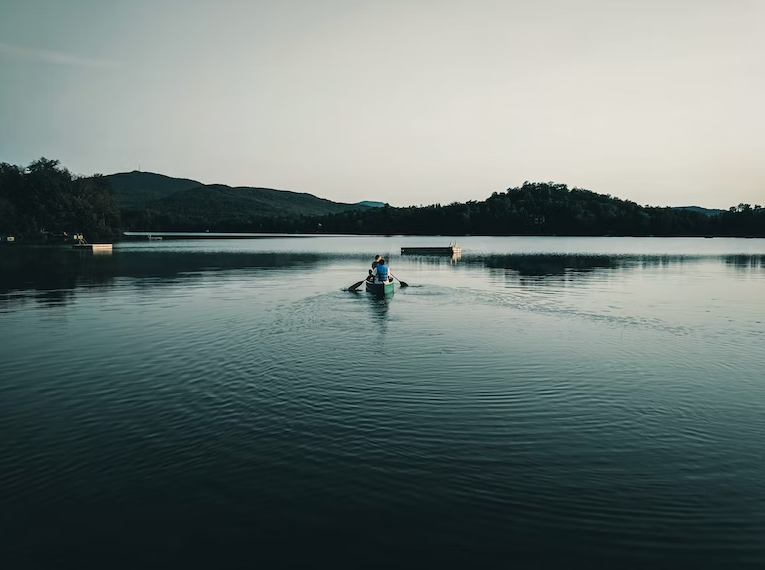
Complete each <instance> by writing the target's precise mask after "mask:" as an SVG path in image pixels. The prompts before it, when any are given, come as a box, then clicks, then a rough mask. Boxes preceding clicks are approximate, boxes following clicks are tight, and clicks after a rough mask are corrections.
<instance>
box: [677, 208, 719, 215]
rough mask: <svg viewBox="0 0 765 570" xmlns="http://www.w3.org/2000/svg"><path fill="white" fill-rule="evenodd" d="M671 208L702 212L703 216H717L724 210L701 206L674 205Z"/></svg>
mask: <svg viewBox="0 0 765 570" xmlns="http://www.w3.org/2000/svg"><path fill="white" fill-rule="evenodd" d="M672 209H673V210H688V211H689V212H696V213H699V214H704V215H705V216H719V215H720V214H722V213H723V212H724V211H725V210H716V209H713V208H702V207H701V206H675V207H674V208H672Z"/></svg>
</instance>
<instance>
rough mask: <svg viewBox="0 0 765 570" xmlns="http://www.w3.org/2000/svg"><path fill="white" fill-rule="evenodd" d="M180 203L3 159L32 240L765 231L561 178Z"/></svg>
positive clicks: (754, 223) (757, 216) (4, 184)
mask: <svg viewBox="0 0 765 570" xmlns="http://www.w3.org/2000/svg"><path fill="white" fill-rule="evenodd" d="M177 202H178V199H176V200H171V201H162V200H160V201H155V202H153V203H151V204H146V205H144V206H143V207H139V208H135V207H133V208H131V209H123V210H120V209H119V208H118V204H117V202H116V200H115V197H114V193H113V192H112V190H111V188H110V185H109V181H108V179H106V178H105V177H102V176H100V175H95V176H88V177H83V176H76V175H73V174H72V173H71V172H69V170H67V169H66V168H64V167H62V166H61V165H60V163H59V161H57V160H48V159H45V158H41V159H39V160H36V161H34V162H32V163H31V164H30V165H29V166H27V167H25V168H24V167H19V166H13V165H10V164H7V163H0V233H2V234H5V235H13V234H15V235H19V236H22V237H25V238H28V239H30V241H32V240H38V239H41V238H44V237H45V236H60V235H62V234H63V232H69V233H72V232H79V233H83V234H85V235H86V238H88V237H100V236H116V235H118V234H120V233H121V231H122V230H125V229H129V230H134V231H141V230H143V231H206V230H209V231H213V232H229V231H236V232H276V233H296V232H297V233H339V234H346V233H347V234H412V235H418V234H419V235H439V234H441V235H496V236H505V235H560V236H565V235H569V236H603V235H613V236H651V235H653V236H746V237H750V236H751V237H765V209H763V208H762V207H761V206H760V205H754V206H752V205H750V204H739V205H738V206H733V207H731V208H730V209H729V210H727V211H725V212H722V213H721V214H719V215H712V216H710V215H707V214H704V213H700V212H696V211H692V210H685V209H678V208H668V207H665V208H659V207H651V206H641V205H639V204H636V203H635V202H631V201H629V200H620V199H619V198H615V197H612V196H611V195H608V194H597V193H595V192H592V191H589V190H585V189H581V188H572V189H569V188H568V186H566V185H565V184H555V183H532V182H526V183H524V184H523V185H522V186H520V187H515V188H509V189H508V190H507V191H504V192H494V193H493V194H492V195H491V196H490V197H489V198H487V199H486V200H482V201H475V200H473V201H469V202H464V203H453V204H448V205H441V204H434V205H431V206H424V207H423V206H420V207H416V206H410V207H408V208H394V207H391V206H389V205H386V206H385V207H382V208H359V209H350V210H347V211H342V212H337V213H331V214H324V215H315V214H301V213H295V210H294V209H293V211H292V213H290V214H285V215H277V214H273V213H269V214H267V215H266V214H258V213H257V212H253V211H252V210H249V211H248V210H247V209H245V208H241V209H237V208H233V207H232V208H228V209H223V210H219V211H217V212H216V213H215V214H213V213H209V214H205V213H204V212H200V211H199V209H198V208H184V207H183V204H178V203H177Z"/></svg>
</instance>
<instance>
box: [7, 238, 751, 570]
mask: <svg viewBox="0 0 765 570" xmlns="http://www.w3.org/2000/svg"><path fill="white" fill-rule="evenodd" d="M453 239H454V238H449V237H427V238H425V237H402V236H392V237H315V238H304V239H290V238H267V239H257V240H227V239H216V240H178V241H169V240H166V241H162V242H156V241H154V242H149V241H146V242H124V243H119V244H115V248H114V251H113V253H111V254H100V255H99V254H95V255H94V254H92V253H85V252H77V251H72V250H68V249H55V248H32V247H27V248H22V247H12V246H9V247H5V248H3V249H0V436H1V437H2V440H0V441H2V444H0V544H2V554H1V555H0V556H1V557H2V558H1V559H2V560H3V562H2V567H3V568H8V569H11V568H14V569H15V568H77V569H79V570H81V569H83V568H192V567H193V568H255V567H258V566H261V567H262V566H263V565H267V566H269V567H279V566H285V565H294V566H300V567H311V566H317V565H320V564H333V565H335V566H345V565H354V566H356V567H361V568H363V567H378V566H386V567H407V566H409V567H434V568H438V567H460V568H469V567H521V568H527V567H528V568H563V567H572V566H573V567H584V568H601V567H602V568H648V567H650V568H694V569H699V568H710V569H711V568H715V569H720V568H726V569H730V568H763V567H765V453H763V442H764V441H765V369H764V366H763V363H764V362H765V356H764V355H763V348H765V302H764V299H765V240H745V239H720V238H715V239H681V238H674V239H660V238H554V237H548V238H532V237H518V238H481V237H465V238H458V239H459V245H460V246H461V247H462V248H463V254H462V257H461V258H460V259H450V258H449V257H437V256H401V255H400V254H399V253H398V252H399V251H400V248H401V247H402V246H425V245H434V246H444V245H447V244H448V243H449V242H450V241H451V240H453ZM376 253H381V254H383V255H384V256H386V257H387V258H388V259H389V262H390V267H391V270H392V272H393V274H394V275H396V277H398V278H399V279H403V280H404V281H405V282H406V283H408V285H409V287H405V288H397V289H396V292H395V295H394V296H393V297H392V298H390V299H382V300H381V299H375V298H372V297H371V296H370V295H368V294H367V293H364V292H363V288H362V291H360V292H357V293H351V292H348V291H347V290H346V289H347V288H348V286H350V285H352V284H353V283H355V282H357V281H359V280H361V279H363V278H364V277H365V275H366V274H367V269H368V268H369V265H370V263H371V261H372V257H373V255H374V254H376Z"/></svg>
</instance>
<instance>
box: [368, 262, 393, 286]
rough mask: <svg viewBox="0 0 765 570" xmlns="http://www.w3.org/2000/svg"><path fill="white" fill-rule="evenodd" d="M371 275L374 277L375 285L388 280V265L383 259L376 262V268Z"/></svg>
mask: <svg viewBox="0 0 765 570" xmlns="http://www.w3.org/2000/svg"><path fill="white" fill-rule="evenodd" d="M372 274H373V275H374V276H375V277H376V279H375V283H387V282H388V280H389V279H390V270H389V269H388V264H387V263H385V260H384V259H381V260H380V261H378V262H377V267H375V268H374V270H373V271H372Z"/></svg>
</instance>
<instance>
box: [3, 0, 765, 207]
mask: <svg viewBox="0 0 765 570" xmlns="http://www.w3.org/2000/svg"><path fill="white" fill-rule="evenodd" d="M40 156H46V157H48V158H58V159H60V160H61V161H62V163H63V164H64V165H65V166H67V167H69V168H70V169H71V170H73V171H74V172H77V173H82V174H90V173H94V172H100V173H104V174H109V173H113V172H124V171H129V170H134V169H137V168H138V167H139V165H140V168H141V170H144V171H151V172H159V173H162V174H167V175H170V176H178V177H185V178H193V179H195V180H200V181H201V182H204V183H216V182H217V183H223V184H229V185H232V186H237V185H247V186H265V187H271V188H279V189H285V190H296V191H301V192H310V193H312V194H315V195H317V196H320V197H323V198H329V199H331V200H336V201H342V202H357V201H360V200H380V201H385V202H390V203H391V204H392V205H396V206H406V205H410V204H415V205H419V204H432V203H435V202H440V203H442V204H446V203H450V202H453V201H460V202H462V201H466V200H483V199H485V198H487V197H488V196H489V195H490V194H491V193H492V192H495V191H503V190H504V189H506V188H508V187H511V186H518V185H520V184H522V183H523V182H524V181H525V180H530V181H554V182H559V183H565V184H568V185H569V186H570V187H573V186H579V187H583V188H588V189H590V190H594V191H596V192H601V193H610V194H612V195H614V196H618V197H620V198H623V199H629V200H633V201H635V202H638V203H640V204H652V205H689V204H696V205H701V206H707V207H721V208H723V207H728V206H731V205H734V204H738V203H739V202H748V203H752V204H754V203H759V204H765V0H630V1H620V0H549V1H544V0H516V1H513V0H502V1H500V0H471V1H467V0H441V1H430V0H407V1H398V0H384V1H378V0H356V1H351V0H279V1H276V0H272V1H268V2H264V1H256V0H249V1H245V0H240V1H234V0H215V1H212V0H204V1H202V0H183V1H181V0H155V1H151V0H130V1H126V2H116V1H114V2H113V1H109V0H66V1H65V0H0V161H5V162H11V163H14V164H27V163H29V162H30V161H32V160H34V159H35V158H38V157H40Z"/></svg>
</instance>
